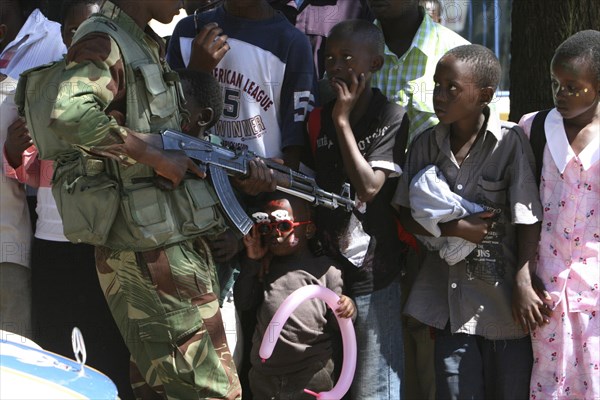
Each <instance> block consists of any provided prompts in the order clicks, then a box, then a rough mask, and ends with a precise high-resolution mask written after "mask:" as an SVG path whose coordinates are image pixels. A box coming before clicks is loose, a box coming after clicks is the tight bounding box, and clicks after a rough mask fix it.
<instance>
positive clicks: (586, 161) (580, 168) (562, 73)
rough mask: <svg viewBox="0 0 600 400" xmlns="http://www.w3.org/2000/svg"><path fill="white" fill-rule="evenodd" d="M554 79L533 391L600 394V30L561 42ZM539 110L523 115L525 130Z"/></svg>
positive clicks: (534, 394)
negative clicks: (544, 313)
mask: <svg viewBox="0 0 600 400" xmlns="http://www.w3.org/2000/svg"><path fill="white" fill-rule="evenodd" d="M551 79H552V92H553V97H554V105H555V108H554V109H552V110H551V111H550V113H549V114H548V115H547V117H546V120H545V122H544V131H545V135H546V141H547V145H546V146H545V148H544V153H543V167H542V179H541V184H540V196H541V201H542V206H543V207H544V218H543V221H542V232H541V237H540V243H539V249H538V256H539V261H538V265H537V270H536V274H537V276H538V277H539V278H540V279H541V281H542V282H543V284H544V286H545V292H542V293H541V295H540V298H541V299H542V300H543V301H544V303H545V305H544V306H543V307H546V308H549V309H551V310H552V312H551V316H550V317H549V318H547V320H546V321H545V323H543V324H541V325H540V326H538V327H537V328H535V329H532V332H531V340H532V344H533V356H534V364H533V371H532V375H531V385H530V386H531V389H530V398H531V399H570V398H572V399H599V398H600V370H599V364H600V347H599V336H600V323H599V322H598V321H599V318H600V315H599V314H600V310H599V309H598V307H599V306H598V299H599V297H600V296H599V293H600V288H599V284H600V283H599V281H600V279H599V278H600V265H599V257H598V254H599V252H600V224H599V219H600V190H599V186H600V178H599V177H600V163H599V162H598V161H599V158H600V106H599V100H600V32H598V31H592V30H589V31H582V32H579V33H577V34H575V35H573V36H571V37H570V38H569V39H567V40H566V41H565V42H564V43H562V44H561V45H560V46H559V47H558V49H557V50H556V52H555V55H554V58H553V59H552V65H551ZM535 114H536V113H532V114H528V115H525V116H524V117H523V118H522V119H521V121H520V122H519V125H520V126H521V127H523V129H524V130H525V132H527V133H529V132H530V130H531V126H532V121H533V118H534V116H535Z"/></svg>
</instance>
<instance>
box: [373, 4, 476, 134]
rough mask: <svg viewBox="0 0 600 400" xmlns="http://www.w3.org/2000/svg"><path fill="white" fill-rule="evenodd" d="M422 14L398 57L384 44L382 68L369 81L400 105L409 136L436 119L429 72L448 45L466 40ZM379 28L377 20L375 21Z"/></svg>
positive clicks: (428, 125)
mask: <svg viewBox="0 0 600 400" xmlns="http://www.w3.org/2000/svg"><path fill="white" fill-rule="evenodd" d="M421 14H424V18H423V22H422V23H421V26H419V29H418V30H417V33H416V35H415V37H414V38H413V41H412V43H411V45H410V48H409V49H408V51H407V52H406V53H404V54H403V55H402V56H401V57H398V56H396V54H394V53H393V52H392V51H391V50H390V49H389V48H388V47H387V45H386V46H385V54H384V57H385V61H384V64H383V68H381V70H380V71H379V72H377V73H375V74H374V75H373V79H372V85H373V86H374V87H377V88H379V89H380V90H381V92H382V93H383V94H384V95H386V96H387V98H388V100H390V101H393V102H395V103H397V104H399V105H401V106H402V107H404V108H405V109H406V111H407V113H408V118H409V120H410V128H409V138H410V139H409V140H411V141H412V139H413V138H414V137H415V136H416V135H418V134H419V133H421V132H423V131H424V130H426V129H428V128H431V127H432V126H434V125H437V123H438V122H439V121H438V119H437V118H436V116H435V113H434V111H433V86H434V85H433V74H434V73H435V67H436V65H437V62H438V61H439V59H440V58H441V57H442V56H443V55H444V54H445V53H446V52H447V51H448V50H450V49H452V48H454V47H457V46H461V45H464V44H469V42H468V41H467V40H466V39H464V38H463V37H462V36H460V35H458V34H456V33H454V32H453V31H451V30H450V29H448V28H446V27H444V26H442V25H440V24H437V23H435V22H433V20H432V19H431V18H430V17H429V15H427V13H424V12H423V10H421ZM375 25H377V26H378V27H379V28H381V23H380V22H379V21H377V20H376V21H375Z"/></svg>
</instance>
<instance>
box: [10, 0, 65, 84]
mask: <svg viewBox="0 0 600 400" xmlns="http://www.w3.org/2000/svg"><path fill="white" fill-rule="evenodd" d="M66 52H67V48H66V47H65V45H64V43H63V41H62V36H61V33H60V24H58V23H56V22H53V21H50V20H49V19H48V18H46V17H45V16H44V14H42V12H41V11H40V10H38V9H37V8H36V9H35V10H33V11H32V12H31V14H30V15H29V17H28V18H27V21H25V24H23V26H22V27H21V30H20V31H19V33H18V34H17V37H16V38H15V39H14V40H13V41H12V42H10V43H9V44H8V45H7V46H6V47H5V48H4V50H3V51H2V54H0V72H1V73H4V74H6V75H8V76H10V77H12V78H13V79H19V75H20V74H21V73H22V72H24V71H26V70H28V69H30V68H34V67H37V66H39V65H43V64H47V63H49V62H52V61H56V60H59V59H60V58H61V57H62V56H63V55H64V54H65V53H66Z"/></svg>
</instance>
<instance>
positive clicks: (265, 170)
mask: <svg viewBox="0 0 600 400" xmlns="http://www.w3.org/2000/svg"><path fill="white" fill-rule="evenodd" d="M248 168H249V175H248V176H247V177H244V178H233V179H232V181H233V183H234V184H235V186H236V187H237V188H238V189H239V190H241V191H243V192H244V193H246V194H248V195H250V196H256V195H257V194H259V193H262V192H274V191H275V189H276V188H277V181H276V180H275V174H274V172H273V170H272V169H271V168H269V167H267V164H265V162H264V160H262V159H260V158H255V159H254V160H250V161H249V162H248Z"/></svg>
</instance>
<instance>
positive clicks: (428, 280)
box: [392, 108, 542, 340]
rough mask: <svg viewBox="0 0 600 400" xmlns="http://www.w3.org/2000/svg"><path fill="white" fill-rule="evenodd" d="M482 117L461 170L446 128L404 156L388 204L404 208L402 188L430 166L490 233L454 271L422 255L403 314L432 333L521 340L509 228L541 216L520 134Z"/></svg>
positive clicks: (493, 118) (435, 131) (435, 255)
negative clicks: (486, 217)
mask: <svg viewBox="0 0 600 400" xmlns="http://www.w3.org/2000/svg"><path fill="white" fill-rule="evenodd" d="M485 112H486V115H487V116H488V121H487V127H486V131H485V132H484V134H483V135H482V136H481V137H480V138H479V139H478V140H477V141H476V142H475V143H474V144H473V146H472V148H471V151H470V152H469V154H468V155H467V157H466V158H465V160H464V161H463V163H462V165H460V166H459V165H458V163H457V162H456V159H455V157H454V154H453V153H452V150H451V148H450V126H449V125H443V124H438V125H437V126H436V127H435V128H433V129H429V130H427V131H425V132H424V133H423V134H421V135H419V136H418V137H417V138H415V140H414V142H413V144H412V146H411V149H410V150H409V154H408V159H407V163H406V166H405V168H404V174H403V175H402V177H401V178H400V183H399V185H398V189H397V191H396V194H395V195H394V198H393V200H392V203H393V204H395V205H400V206H402V207H407V208H410V207H411V203H410V200H409V195H408V190H409V189H408V187H409V183H410V182H411V180H412V178H413V177H414V176H415V175H416V174H417V173H418V172H419V171H421V170H422V169H423V168H425V167H426V166H427V165H430V164H434V165H436V166H437V167H438V168H439V169H440V171H441V172H442V173H443V174H444V176H445V177H446V179H447V181H448V185H449V187H450V189H451V190H452V191H453V192H455V193H457V194H459V195H461V196H462V197H464V198H465V199H467V200H469V201H471V202H475V203H478V204H481V205H482V206H483V207H484V208H487V209H489V210H493V211H494V212H495V213H496V214H497V215H496V217H495V220H494V221H495V225H494V228H491V230H490V233H488V235H486V237H485V238H484V239H483V241H482V242H481V243H480V244H478V246H477V248H476V249H475V250H474V251H473V252H472V253H471V254H469V255H468V256H467V258H466V259H465V260H463V261H461V262H459V263H457V264H456V265H454V266H452V267H450V266H448V264H447V263H446V262H445V261H444V260H442V259H441V258H440V256H439V254H438V252H436V251H427V252H426V255H425V259H424V261H423V264H422V267H421V271H420V272H419V275H418V276H417V279H416V282H415V284H414V286H413V288H412V291H411V294H410V296H409V299H408V302H407V305H406V307H405V312H406V313H407V314H409V315H411V316H413V317H415V318H416V319H418V320H419V321H421V322H423V323H425V324H427V325H429V326H433V327H436V328H439V329H443V328H444V327H445V326H446V323H447V322H448V321H450V328H451V331H452V332H453V333H467V334H473V335H480V336H483V337H485V338H487V339H492V340H496V339H514V338H518V337H523V336H525V334H524V332H523V329H522V328H521V327H520V326H519V325H517V324H515V322H514V321H513V318H512V314H511V296H512V287H513V280H514V276H515V273H516V267H517V265H516V264H517V252H516V247H517V243H516V227H515V224H524V225H530V224H534V223H536V222H538V221H540V220H541V216H542V209H541V205H540V201H539V195H538V191H537V187H536V185H535V178H534V174H533V164H534V161H533V153H532V151H531V147H530V146H529V143H528V140H527V137H526V136H525V135H524V134H523V132H522V131H521V130H520V129H508V128H501V125H500V121H499V120H498V117H497V115H496V114H495V113H490V111H489V108H486V110H485ZM490 114H491V115H490Z"/></svg>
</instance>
